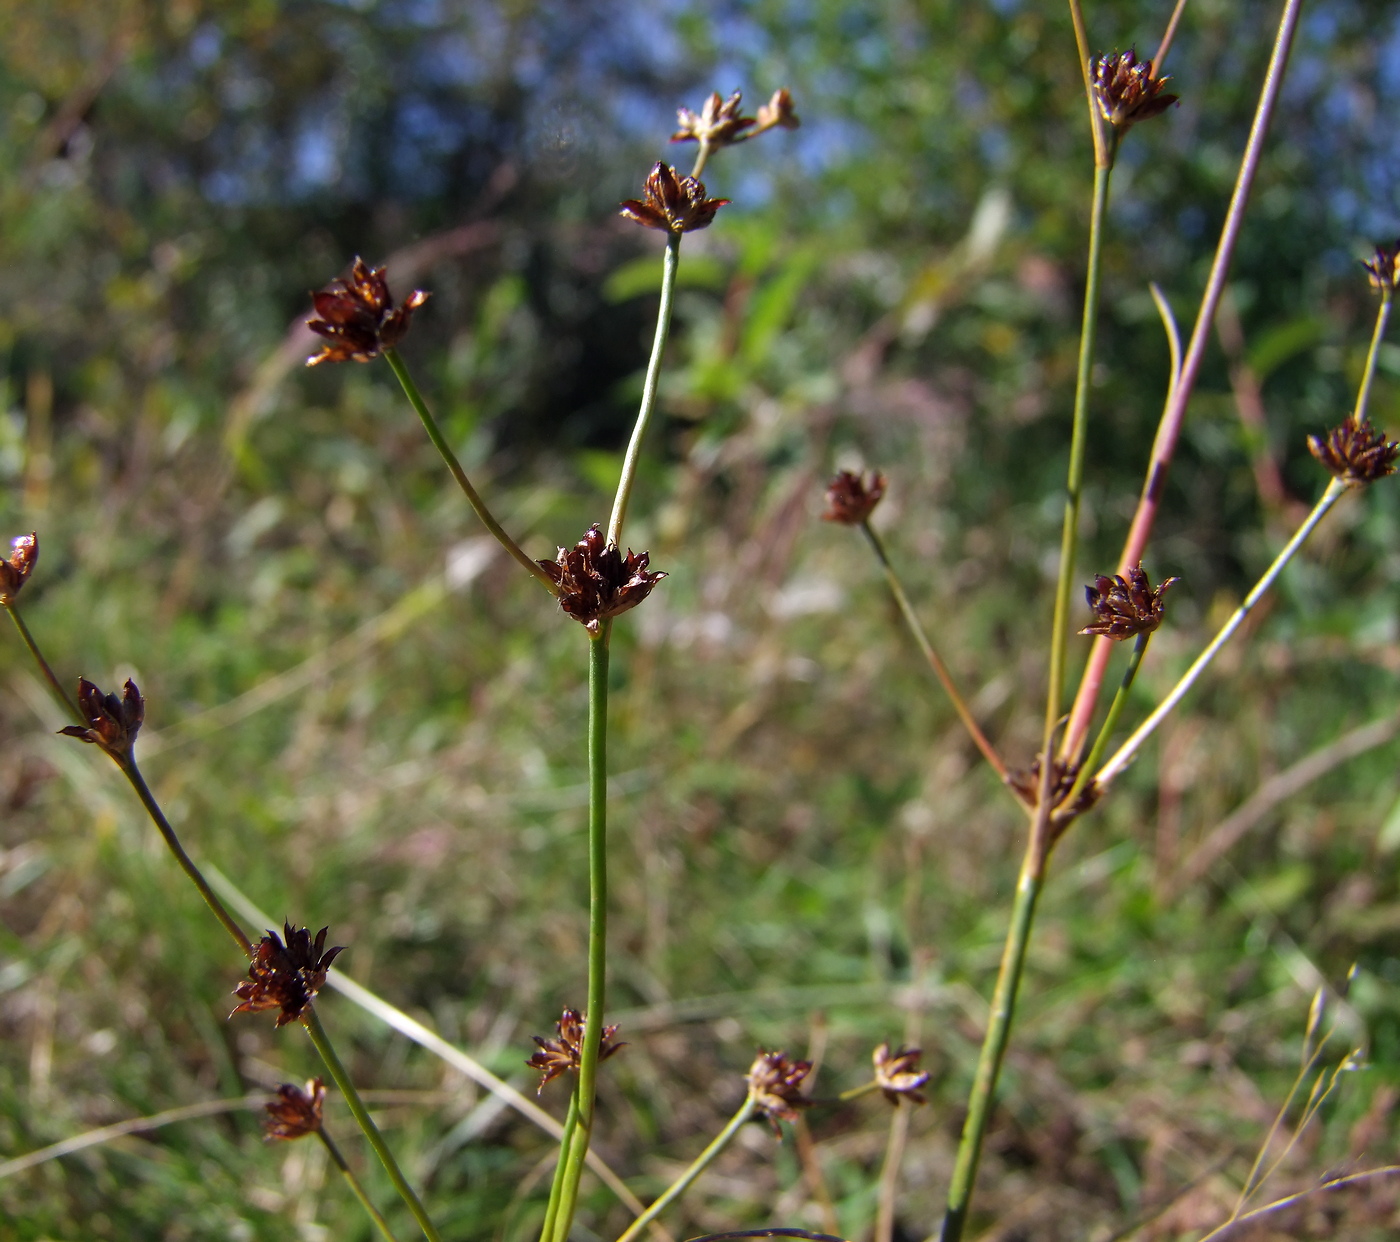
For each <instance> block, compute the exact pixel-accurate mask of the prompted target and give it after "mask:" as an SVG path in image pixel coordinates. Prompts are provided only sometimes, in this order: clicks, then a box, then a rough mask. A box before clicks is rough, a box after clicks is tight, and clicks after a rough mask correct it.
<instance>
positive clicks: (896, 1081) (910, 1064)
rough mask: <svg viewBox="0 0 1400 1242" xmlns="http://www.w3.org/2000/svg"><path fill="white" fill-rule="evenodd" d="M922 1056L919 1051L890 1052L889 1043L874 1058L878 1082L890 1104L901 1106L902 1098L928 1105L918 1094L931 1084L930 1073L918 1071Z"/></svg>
mask: <svg viewBox="0 0 1400 1242" xmlns="http://www.w3.org/2000/svg"><path fill="white" fill-rule="evenodd" d="M923 1055H924V1054H923V1050H922V1049H920V1048H896V1049H891V1048H890V1046H889V1044H887V1043H885V1044H881V1045H880V1046H879V1047H878V1048H876V1049H875V1051H874V1053H873V1054H872V1055H871V1060H872V1061H874V1063H875V1081H876V1082H877V1083H879V1085H880V1090H881V1091H883V1092H884V1094H885V1099H887V1100H888V1101H889V1102H890V1103H891V1104H898V1103H899V1101H900V1099H901V1098H904V1099H906V1100H911V1101H913V1102H914V1103H915V1104H927V1103H928V1100H927V1098H926V1097H925V1096H924V1094H923V1092H922V1091H920V1090H919V1088H920V1087H922V1086H924V1085H925V1084H926V1083H927V1082H928V1070H924V1069H920V1068H919V1059H920V1058H921V1057H922V1056H923Z"/></svg>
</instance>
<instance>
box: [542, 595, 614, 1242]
mask: <svg viewBox="0 0 1400 1242" xmlns="http://www.w3.org/2000/svg"><path fill="white" fill-rule="evenodd" d="M611 635H612V623H611V622H610V621H604V622H603V624H602V627H601V628H600V630H599V632H598V636H597V637H596V638H593V637H591V636H590V639H589V644H588V1010H587V1013H586V1014H585V1017H584V1025H583V1047H582V1049H580V1051H579V1066H578V1121H577V1123H576V1124H575V1126H574V1137H573V1143H572V1144H571V1146H570V1148H569V1158H568V1161H567V1162H566V1164H565V1167H564V1179H563V1181H562V1182H561V1183H560V1189H559V1216H558V1221H557V1222H556V1226H555V1231H554V1236H555V1239H556V1242H565V1240H566V1239H567V1238H568V1236H569V1228H570V1226H571V1225H572V1224H573V1220H574V1208H575V1206H576V1205H577V1203H578V1184H579V1178H580V1177H581V1176H582V1175H583V1158H584V1156H585V1155H586V1154H587V1152H588V1144H589V1142H590V1141H591V1140H592V1137H593V1118H594V1104H595V1102H596V1098H597V1090H598V1054H599V1051H600V1049H601V1048H602V1043H603V1013H604V1007H605V1005H606V1001H607V946H608V639H609V638H610V637H611Z"/></svg>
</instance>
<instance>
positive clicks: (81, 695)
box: [59, 677, 146, 761]
mask: <svg viewBox="0 0 1400 1242" xmlns="http://www.w3.org/2000/svg"><path fill="white" fill-rule="evenodd" d="M78 710H79V711H80V712H81V713H82V715H83V719H84V720H86V721H87V724H86V725H68V726H67V727H65V728H62V729H60V730H59V732H60V733H63V734H66V735H67V736H68V737H76V738H78V739H79V740H80V741H83V742H90V743H92V744H93V745H94V746H100V747H101V748H102V749H103V750H105V751H106V752H107V753H108V754H109V755H111V756H112V758H113V759H117V760H121V761H124V760H126V759H129V758H130V757H131V750H132V747H133V746H135V745H136V735H137V733H139V732H140V731H141V725H142V723H143V722H144V721H145V719H146V700H145V699H143V698H142V697H141V691H140V690H138V689H137V688H136V683H135V682H134V681H131V680H130V679H128V680H127V683H126V685H125V686H124V687H123V688H122V693H121V697H120V698H118V697H117V695H115V694H104V693H103V692H102V691H101V690H99V689H98V688H97V687H96V686H95V685H93V684H92V682H90V681H88V679H87V678H86V677H80V678H78Z"/></svg>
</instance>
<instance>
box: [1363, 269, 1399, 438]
mask: <svg viewBox="0 0 1400 1242" xmlns="http://www.w3.org/2000/svg"><path fill="white" fill-rule="evenodd" d="M1393 297H1394V292H1393V291H1392V289H1391V288H1390V286H1389V285H1382V286H1381V306H1380V310H1378V311H1377V312H1376V327H1375V330H1374V331H1373V332H1372V333H1371V348H1370V349H1369V350H1367V352H1366V369H1365V371H1363V372H1362V375H1361V387H1360V388H1359V389H1358V390H1357V393H1356V413H1355V415H1354V418H1355V419H1356V421H1357V422H1358V423H1359V422H1360V421H1361V420H1362V419H1363V418H1365V417H1366V407H1367V406H1368V405H1369V404H1370V402H1371V381H1372V380H1373V379H1374V378H1375V376H1376V361H1377V359H1379V358H1380V354H1381V339H1382V338H1383V337H1384V336H1385V325H1386V322H1387V321H1388V320H1389V319H1390V303H1391V300H1392V298H1393Z"/></svg>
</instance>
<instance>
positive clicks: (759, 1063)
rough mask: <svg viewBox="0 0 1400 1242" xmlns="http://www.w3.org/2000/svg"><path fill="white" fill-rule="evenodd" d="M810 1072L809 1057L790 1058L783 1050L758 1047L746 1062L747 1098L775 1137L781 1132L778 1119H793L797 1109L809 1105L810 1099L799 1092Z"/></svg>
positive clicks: (781, 1134)
mask: <svg viewBox="0 0 1400 1242" xmlns="http://www.w3.org/2000/svg"><path fill="white" fill-rule="evenodd" d="M811 1072H812V1063H811V1062H810V1061H794V1060H792V1059H791V1058H789V1056H788V1055H787V1053H785V1052H765V1051H763V1050H762V1049H760V1050H759V1053H758V1056H757V1057H756V1058H755V1060H754V1063H753V1064H752V1065H751V1066H749V1072H748V1074H747V1075H746V1080H747V1082H748V1084H749V1098H750V1099H752V1100H753V1103H754V1106H755V1107H756V1108H757V1109H758V1110H759V1111H760V1112H761V1113H762V1114H763V1115H764V1116H765V1117H766V1118H767V1119H768V1124H769V1125H770V1126H772V1127H773V1133H774V1134H776V1135H777V1136H778V1137H779V1138H782V1136H783V1132H782V1130H781V1128H780V1127H779V1126H778V1122H780V1121H796V1120H797V1110H798V1109H800V1108H808V1107H810V1106H811V1103H812V1101H811V1100H809V1099H808V1098H807V1097H806V1096H805V1095H803V1094H802V1080H803V1079H804V1078H806V1077H807V1075H808V1074H810V1073H811Z"/></svg>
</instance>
